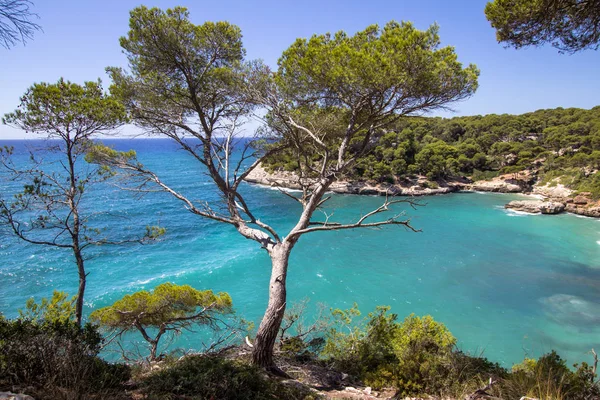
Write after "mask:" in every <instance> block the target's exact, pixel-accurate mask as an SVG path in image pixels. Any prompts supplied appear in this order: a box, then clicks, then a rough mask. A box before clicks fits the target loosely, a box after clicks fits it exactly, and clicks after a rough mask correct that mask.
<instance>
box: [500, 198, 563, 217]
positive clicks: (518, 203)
mask: <svg viewBox="0 0 600 400" xmlns="http://www.w3.org/2000/svg"><path fill="white" fill-rule="evenodd" d="M504 208H509V209H512V210H516V211H522V212H527V213H532V214H539V213H542V214H559V213H561V212H563V211H564V210H565V205H564V204H563V203H559V202H554V201H539V200H515V201H511V202H510V203H508V204H507V205H505V206H504Z"/></svg>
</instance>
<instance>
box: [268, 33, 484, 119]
mask: <svg viewBox="0 0 600 400" xmlns="http://www.w3.org/2000/svg"><path fill="white" fill-rule="evenodd" d="M439 43H440V40H439V36H438V27H437V26H436V25H433V26H432V27H430V28H429V29H428V30H426V31H419V30H417V29H416V28H415V27H414V26H413V25H412V24H411V23H409V22H401V23H398V22H395V21H391V22H389V23H388V24H386V25H385V27H383V29H381V28H379V27H378V26H377V25H371V26H369V27H367V28H366V29H365V30H364V31H361V32H358V33H356V34H355V35H354V36H348V35H347V34H346V33H344V32H337V33H336V34H335V35H331V34H325V35H314V36H312V37H311V38H310V39H308V40H306V39H298V40H296V42H295V43H294V44H293V45H292V46H290V48H289V49H287V50H286V51H285V52H284V53H283V55H282V57H281V58H280V59H279V71H278V73H277V82H278V83H279V85H281V87H282V88H283V89H284V91H285V93H286V94H287V95H288V96H290V97H291V98H292V99H294V100H295V101H299V102H314V101H317V102H320V103H322V104H330V105H336V106H340V107H346V108H349V109H352V110H353V111H354V112H356V113H360V112H373V111H378V112H379V113H385V112H392V113H410V112H413V111H416V109H421V108H435V107H439V106H441V105H443V104H445V103H448V102H451V101H457V100H461V99H463V98H466V97H468V96H470V95H471V94H473V93H474V91H475V90H476V88H477V77H478V75H479V71H478V70H477V68H476V67H475V66H474V65H470V66H469V67H467V68H464V69H463V68H462V65H461V64H460V63H459V62H458V61H457V57H456V54H455V53H454V49H453V48H451V47H444V48H438V47H439Z"/></svg>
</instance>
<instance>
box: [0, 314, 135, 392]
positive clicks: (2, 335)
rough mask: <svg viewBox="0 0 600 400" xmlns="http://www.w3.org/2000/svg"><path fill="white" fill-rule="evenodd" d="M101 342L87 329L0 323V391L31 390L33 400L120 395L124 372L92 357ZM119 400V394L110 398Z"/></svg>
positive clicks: (62, 323) (32, 322)
mask: <svg viewBox="0 0 600 400" xmlns="http://www.w3.org/2000/svg"><path fill="white" fill-rule="evenodd" d="M101 343H102V337H101V336H100V334H99V333H98V331H97V330H96V329H95V328H94V327H93V326H92V325H89V324H87V325H85V326H84V327H83V328H80V327H79V326H77V325H76V324H75V323H74V322H72V321H70V320H67V321H35V320H27V319H16V320H6V319H3V318H2V319H0V377H1V378H0V386H1V387H4V388H6V389H9V388H11V387H13V386H17V387H28V386H32V387H34V388H36V390H39V393H37V394H36V395H35V397H36V398H41V399H43V398H72V397H73V395H76V397H77V396H81V395H82V394H84V393H88V394H89V393H95V394H98V393H106V392H107V391H111V392H112V391H117V392H118V391H119V390H121V389H122V384H123V383H124V382H125V381H127V380H128V379H129V377H130V374H129V368H128V367H127V366H125V365H121V364H110V363H107V362H106V361H104V360H102V359H100V358H98V357H97V354H98V352H99V350H100V345H101ZM112 397H114V398H118V395H116V394H115V395H114V396H112Z"/></svg>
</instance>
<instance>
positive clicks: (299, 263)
mask: <svg viewBox="0 0 600 400" xmlns="http://www.w3.org/2000/svg"><path fill="white" fill-rule="evenodd" d="M105 143H106V144H108V145H110V146H112V147H114V148H115V149H117V150H130V149H133V150H136V152H137V155H138V159H139V161H140V162H142V163H143V164H144V165H146V166H147V167H148V168H149V169H152V170H153V171H155V172H156V174H157V175H158V176H160V177H161V178H162V179H163V181H164V182H165V183H167V184H168V185H170V186H171V187H173V188H175V189H176V190H179V191H181V192H182V193H184V194H185V195H186V196H187V197H188V198H190V199H191V200H193V201H195V202H198V204H203V202H208V203H209V204H211V205H213V206H214V207H219V204H220V197H219V195H218V193H217V192H216V191H215V189H214V187H213V185H212V184H211V182H210V180H209V178H208V177H207V175H206V174H205V172H204V170H203V168H202V167H201V166H200V165H199V163H198V162H197V161H196V160H194V159H193V158H192V157H191V156H190V155H189V154H187V153H185V152H184V151H181V150H179V149H178V147H177V146H176V145H175V144H173V143H172V142H170V141H169V140H166V139H147V138H146V139H144V138H136V139H120V140H117V139H112V140H106V141H105ZM43 144H44V143H43V142H41V141H34V140H24V141H1V142H0V146H5V145H7V146H14V148H15V154H14V156H13V160H14V162H15V164H16V165H21V166H24V165H27V163H28V162H29V161H30V159H29V153H28V152H29V151H33V152H34V154H38V156H39V157H42V158H43V157H44V153H43V152H41V151H40V150H39V149H40V147H41V146H42V145H43ZM48 159H50V160H52V157H51V156H48ZM52 168H60V165H58V164H56V165H54V166H53V167H52ZM81 168H86V167H85V165H83V164H82V166H81ZM0 185H2V186H0V189H1V195H2V196H4V197H10V196H11V194H12V193H13V192H14V191H15V190H17V189H18V188H19V185H20V184H19V183H16V182H14V181H13V182H11V181H6V180H4V181H1V182H0ZM123 185H124V182H122V181H121V182H116V181H115V182H113V183H102V184H99V185H97V186H95V187H93V188H90V190H89V191H87V192H86V194H85V197H84V201H82V208H83V209H84V211H85V213H86V215H89V216H90V219H89V224H90V226H93V227H96V228H99V229H100V230H101V234H102V235H104V236H105V237H119V238H123V237H131V238H134V237H138V236H139V235H141V234H143V232H144V230H145V228H146V226H153V225H159V226H161V227H164V228H166V234H165V235H164V237H162V238H161V240H159V241H157V242H153V243H150V244H145V245H139V244H126V245H114V246H98V247H93V248H92V249H90V251H89V252H88V253H87V257H88V260H87V261H86V265H87V270H88V272H89V276H88V281H87V291H86V294H85V312H86V314H89V313H90V312H91V311H93V310H95V309H97V308H100V307H104V306H107V305H110V304H112V303H113V302H114V301H116V300H117V299H119V298H121V297H122V296H124V295H125V294H130V293H133V292H135V291H139V290H150V289H152V288H153V287H155V286H156V285H159V284H161V283H164V282H173V283H177V284H189V285H191V286H193V287H194V288H197V289H212V290H214V291H215V292H220V291H224V292H228V293H229V294H230V295H231V297H232V299H233V304H234V307H235V310H236V313H237V314H238V315H239V316H242V317H243V318H245V319H247V320H249V321H254V322H255V323H256V324H258V323H259V322H260V318H261V316H262V314H263V312H264V310H265V308H266V304H267V297H268V282H269V274H270V261H269V257H268V255H267V253H266V252H265V250H263V249H261V248H260V246H259V245H258V244H256V243H255V242H253V241H250V240H247V239H244V238H243V237H241V236H240V235H239V234H238V233H237V232H236V231H235V229H234V228H233V227H231V226H228V225H224V224H221V223H218V222H214V221H209V220H206V219H202V218H201V217H199V216H197V215H194V214H192V213H190V212H189V211H188V210H187V209H186V208H185V205H184V204H183V203H181V202H180V201H178V200H177V199H175V198H173V197H172V196H170V195H168V194H166V193H161V192H155V191H153V190H149V191H148V192H146V193H136V192H131V191H125V190H122V187H121V186H123ZM149 189H152V188H149ZM243 193H244V195H245V197H246V199H247V202H248V204H249V205H250V207H251V208H252V209H253V210H254V213H255V214H256V216H257V217H258V218H259V219H260V220H261V221H264V222H266V223H269V224H271V225H272V226H274V227H275V228H276V229H277V230H278V232H280V233H281V235H282V236H285V234H286V233H287V232H288V231H289V229H290V228H291V227H292V226H293V225H294V223H295V222H296V220H297V218H298V216H299V214H300V211H301V209H300V206H299V204H298V203H296V202H295V201H294V200H292V199H290V198H289V197H288V196H285V195H284V194H282V193H281V192H280V191H278V190H274V189H273V188H269V187H264V186H259V185H251V184H246V185H245V186H244V187H243ZM292 194H293V193H292ZM523 198H524V196H523V195H516V194H493V193H470V192H469V193H467V192H465V193H453V194H448V195H440V196H430V197H423V198H419V199H418V201H419V202H420V206H418V207H416V208H414V209H413V208H412V207H410V206H408V205H407V204H398V205H396V206H395V208H394V209H393V210H392V212H394V213H398V212H403V213H405V214H404V217H405V218H410V220H411V224H412V226H413V227H414V228H415V229H418V230H419V232H412V231H410V230H407V229H405V228H403V227H401V226H386V227H382V228H377V229H358V230H344V231H335V232H317V233H311V234H308V235H305V236H303V237H302V238H301V239H300V241H299V243H298V244H297V245H296V247H295V248H294V249H293V252H292V255H291V260H290V267H289V276H288V281H287V282H288V296H289V302H288V304H290V305H291V304H294V303H295V302H302V301H308V303H307V307H306V313H307V318H309V319H310V318H311V317H313V316H314V315H316V314H317V313H318V310H319V309H322V308H323V307H324V308H325V310H329V308H342V309H346V308H350V307H352V305H353V304H354V303H357V304H358V307H359V308H360V310H361V311H362V312H363V315H366V314H367V313H368V312H370V311H372V310H374V308H375V307H376V306H378V305H389V306H390V307H391V311H392V312H393V313H395V314H398V318H399V319H403V318H404V317H405V316H407V315H409V314H411V313H414V314H416V315H427V314H429V315H432V316H433V317H434V319H435V320H436V321H439V322H442V323H444V324H445V325H446V326H447V327H448V329H449V330H450V331H451V332H452V333H453V334H454V336H455V337H456V338H457V339H458V346H459V348H460V349H461V350H463V351H465V352H469V353H471V354H476V355H483V356H485V357H487V358H488V359H490V360H492V361H495V362H498V363H500V364H502V365H503V366H506V367H510V366H511V365H513V364H515V363H518V362H520V361H522V360H523V358H524V357H529V358H531V357H538V356H540V355H542V354H544V353H547V352H549V351H551V350H556V351H557V352H558V353H559V354H560V355H561V356H562V357H563V358H565V359H566V360H567V361H568V362H569V364H573V363H576V362H580V361H588V362H589V361H590V360H591V359H592V358H591V356H590V354H589V351H590V350H591V349H592V348H594V347H595V348H596V349H597V348H598V347H600V221H599V220H596V219H591V218H585V217H580V216H577V215H572V214H561V215H555V216H550V215H529V214H523V213H518V212H514V211H510V210H506V209H504V205H505V204H506V203H507V202H509V201H511V200H515V199H523ZM382 201H383V199H382V198H381V197H378V196H356V195H335V194H334V195H332V198H331V199H330V200H329V201H328V202H327V203H326V204H327V205H326V208H325V210H324V212H325V213H326V214H327V215H328V216H329V221H339V222H349V221H353V220H355V219H356V218H358V217H360V216H361V215H364V214H365V213H367V212H369V211H371V210H373V209H374V208H376V207H378V206H379V205H381V203H382ZM323 218H325V214H322V215H321V214H319V213H318V214H317V215H316V216H315V219H316V220H320V219H321V220H322V219H323ZM111 235H112V236H111ZM55 289H56V290H61V291H66V292H68V293H70V294H75V293H76V290H77V273H76V268H75V264H74V263H73V259H72V256H71V254H69V251H68V250H64V249H59V248H50V247H46V246H40V245H31V244H26V243H24V242H22V241H19V240H17V239H16V238H15V237H14V236H13V235H11V234H10V231H9V230H8V229H6V228H0V311H1V312H2V313H3V314H4V315H5V316H6V317H15V316H16V315H18V311H17V310H18V309H20V308H23V307H24V305H25V302H26V300H27V299H28V298H31V297H33V298H34V299H36V300H37V301H39V300H40V299H41V298H42V297H49V296H51V295H52V292H53V290H55ZM200 342H201V335H197V334H195V333H193V332H192V333H184V334H182V335H181V336H180V337H179V338H178V339H177V341H176V342H175V343H174V345H175V346H180V347H184V348H187V349H194V348H200V347H201V343H200ZM126 345H127V344H126Z"/></svg>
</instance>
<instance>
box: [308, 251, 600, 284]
mask: <svg viewBox="0 0 600 400" xmlns="http://www.w3.org/2000/svg"><path fill="white" fill-rule="evenodd" d="M598 244H600V243H598ZM317 276H318V277H319V278H322V277H323V275H321V274H317Z"/></svg>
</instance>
